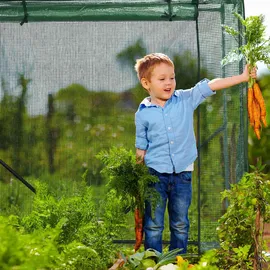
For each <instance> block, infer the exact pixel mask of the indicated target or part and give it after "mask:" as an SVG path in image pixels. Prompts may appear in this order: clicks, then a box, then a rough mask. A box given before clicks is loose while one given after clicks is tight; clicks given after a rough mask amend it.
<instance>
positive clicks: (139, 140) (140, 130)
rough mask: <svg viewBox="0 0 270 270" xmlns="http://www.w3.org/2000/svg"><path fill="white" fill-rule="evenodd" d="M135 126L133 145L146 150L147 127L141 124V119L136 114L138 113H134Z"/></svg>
mask: <svg viewBox="0 0 270 270" xmlns="http://www.w3.org/2000/svg"><path fill="white" fill-rule="evenodd" d="M135 126H136V140H135V146H136V148H139V149H142V150H147V148H148V141H147V136H146V132H147V128H146V127H145V125H143V122H142V119H141V118H140V116H139V115H138V113H136V114H135Z"/></svg>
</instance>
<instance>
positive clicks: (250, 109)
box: [248, 87, 254, 126]
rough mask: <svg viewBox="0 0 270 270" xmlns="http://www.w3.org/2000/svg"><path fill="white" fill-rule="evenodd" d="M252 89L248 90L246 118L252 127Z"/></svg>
mask: <svg viewBox="0 0 270 270" xmlns="http://www.w3.org/2000/svg"><path fill="white" fill-rule="evenodd" d="M253 99H254V94H253V88H252V87H249V88H248V118H249V123H250V125H251V126H254V115H253V102H254V100H253Z"/></svg>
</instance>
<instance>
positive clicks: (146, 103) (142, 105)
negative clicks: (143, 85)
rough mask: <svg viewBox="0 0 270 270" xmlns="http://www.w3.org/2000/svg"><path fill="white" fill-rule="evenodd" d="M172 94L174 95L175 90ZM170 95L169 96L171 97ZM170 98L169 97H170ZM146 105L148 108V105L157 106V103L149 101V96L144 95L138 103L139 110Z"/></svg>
mask: <svg viewBox="0 0 270 270" xmlns="http://www.w3.org/2000/svg"><path fill="white" fill-rule="evenodd" d="M174 95H175V91H174V93H173V94H172V96H174ZM172 96H171V98H172ZM171 98H170V99H171ZM146 107H148V108H150V107H158V105H156V104H153V103H151V98H150V97H146V98H145V99H144V100H143V101H142V102H141V103H140V105H139V110H142V109H143V108H146Z"/></svg>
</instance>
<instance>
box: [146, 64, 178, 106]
mask: <svg viewBox="0 0 270 270" xmlns="http://www.w3.org/2000/svg"><path fill="white" fill-rule="evenodd" d="M141 82H142V85H143V87H144V88H145V89H147V90H148V92H149V94H150V96H151V102H152V103H154V104H157V105H160V106H162V107H163V106H164V105H165V103H166V101H167V100H168V99H169V98H170V97H171V96H172V94H173V92H174V90H175V87H176V82H175V73H174V67H172V66H170V65H168V64H166V63H161V64H158V65H156V66H155V67H154V69H153V71H152V73H151V79H150V80H147V79H146V78H142V80H141Z"/></svg>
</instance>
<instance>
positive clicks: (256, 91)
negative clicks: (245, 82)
mask: <svg viewBox="0 0 270 270" xmlns="http://www.w3.org/2000/svg"><path fill="white" fill-rule="evenodd" d="M253 89H254V97H255V98H256V100H257V101H258V104H259V105H260V109H261V114H260V118H261V120H262V122H263V124H264V126H265V127H266V126H267V123H266V108H265V103H264V99H263V95H262V92H261V89H260V86H259V84H258V83H254V85H253Z"/></svg>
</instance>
